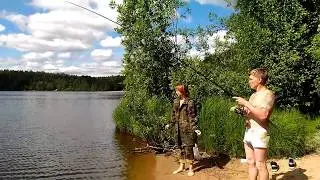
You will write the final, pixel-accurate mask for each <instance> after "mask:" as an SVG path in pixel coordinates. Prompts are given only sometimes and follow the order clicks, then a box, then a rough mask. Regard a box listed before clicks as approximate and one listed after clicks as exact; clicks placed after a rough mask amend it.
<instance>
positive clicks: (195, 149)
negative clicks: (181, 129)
mask: <svg viewBox="0 0 320 180" xmlns="http://www.w3.org/2000/svg"><path fill="white" fill-rule="evenodd" d="M193 155H194V158H195V159H196V160H200V159H202V157H201V155H200V152H199V149H198V145H197V144H194V147H193Z"/></svg>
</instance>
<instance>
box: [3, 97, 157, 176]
mask: <svg viewBox="0 0 320 180" xmlns="http://www.w3.org/2000/svg"><path fill="white" fill-rule="evenodd" d="M122 95H123V92H36V91H30V92H22V91H19V92H0V157H1V159H0V179H139V178H138V177H139V175H138V174H139V172H140V171H141V172H140V173H142V174H143V173H145V169H142V170H141V168H139V167H140V166H141V163H144V164H145V165H148V166H149V165H150V166H149V167H150V168H152V163H153V160H152V159H153V156H152V155H147V156H148V157H146V155H141V156H140V155H134V154H132V153H131V151H130V150H132V149H133V148H134V147H136V146H139V144H140V143H141V142H139V141H137V140H136V141H135V139H134V138H133V137H131V136H128V135H124V134H121V133H118V132H116V130H115V124H114V122H113V120H112V112H113V110H114V108H115V107H116V106H117V104H118V103H119V99H120V98H121V96H122ZM141 157H143V160H144V162H141V159H139V158H141ZM146 160H147V161H146ZM145 174H146V173H145ZM140 177H141V176H140ZM144 177H148V175H146V176H144ZM148 179H152V177H150V178H148Z"/></svg>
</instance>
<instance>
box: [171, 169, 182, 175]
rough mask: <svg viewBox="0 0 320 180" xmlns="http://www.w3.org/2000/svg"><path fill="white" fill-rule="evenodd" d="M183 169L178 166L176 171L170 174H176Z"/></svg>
mask: <svg viewBox="0 0 320 180" xmlns="http://www.w3.org/2000/svg"><path fill="white" fill-rule="evenodd" d="M183 170H184V169H183V168H179V169H177V170H176V171H174V172H173V173H172V174H178V173H179V172H182V171H183Z"/></svg>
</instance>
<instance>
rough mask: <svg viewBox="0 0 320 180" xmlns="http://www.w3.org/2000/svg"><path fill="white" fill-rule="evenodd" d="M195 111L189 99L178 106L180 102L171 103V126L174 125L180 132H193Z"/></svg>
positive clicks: (195, 127)
mask: <svg viewBox="0 0 320 180" xmlns="http://www.w3.org/2000/svg"><path fill="white" fill-rule="evenodd" d="M196 116H197V111H196V107H195V104H194V103H193V101H192V100H190V99H189V98H187V99H185V100H184V102H183V104H182V105H181V106H180V100H179V99H176V100H174V102H173V107H172V117H171V125H172V126H173V125H175V126H176V127H177V128H178V129H177V130H179V131H180V132H182V133H188V132H194V131H195V130H196V129H197V119H196Z"/></svg>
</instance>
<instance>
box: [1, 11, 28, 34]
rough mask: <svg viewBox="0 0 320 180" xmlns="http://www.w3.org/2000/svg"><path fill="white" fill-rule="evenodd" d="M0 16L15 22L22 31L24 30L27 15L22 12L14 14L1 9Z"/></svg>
mask: <svg viewBox="0 0 320 180" xmlns="http://www.w3.org/2000/svg"><path fill="white" fill-rule="evenodd" d="M1 18H5V19H7V20H8V21H11V22H13V23H14V24H16V25H17V26H18V27H19V28H20V29H21V30H22V31H24V30H26V28H27V22H28V17H27V16H24V15H22V14H15V13H8V12H6V11H3V12H2V14H1Z"/></svg>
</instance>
